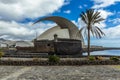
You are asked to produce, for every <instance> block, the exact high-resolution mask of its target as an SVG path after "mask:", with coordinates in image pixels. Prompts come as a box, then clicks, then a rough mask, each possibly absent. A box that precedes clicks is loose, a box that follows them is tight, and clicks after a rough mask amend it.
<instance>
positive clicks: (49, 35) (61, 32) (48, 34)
mask: <svg viewBox="0 0 120 80" xmlns="http://www.w3.org/2000/svg"><path fill="white" fill-rule="evenodd" d="M55 34H57V36H58V38H65V39H70V35H69V31H68V29H61V28H60V26H55V27H52V28H50V29H48V30H47V31H45V32H44V33H42V34H41V35H40V36H38V37H37V40H53V39H54V35H55Z"/></svg>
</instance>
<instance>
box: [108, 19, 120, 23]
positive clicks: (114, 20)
mask: <svg viewBox="0 0 120 80" xmlns="http://www.w3.org/2000/svg"><path fill="white" fill-rule="evenodd" d="M108 22H112V23H113V24H119V23H120V18H115V19H112V20H109V21H108Z"/></svg>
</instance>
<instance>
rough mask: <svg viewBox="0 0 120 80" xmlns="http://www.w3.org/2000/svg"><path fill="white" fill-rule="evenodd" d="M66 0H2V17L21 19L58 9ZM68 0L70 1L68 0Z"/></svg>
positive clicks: (0, 11)
mask: <svg viewBox="0 0 120 80" xmlns="http://www.w3.org/2000/svg"><path fill="white" fill-rule="evenodd" d="M64 1H65V0H35V1H34V0H0V19H1V20H15V21H19V20H22V19H24V18H36V17H39V16H45V15H47V14H50V13H53V12H54V11H57V10H58V9H59V8H61V7H62V6H63V5H64ZM67 2H68V1H67Z"/></svg>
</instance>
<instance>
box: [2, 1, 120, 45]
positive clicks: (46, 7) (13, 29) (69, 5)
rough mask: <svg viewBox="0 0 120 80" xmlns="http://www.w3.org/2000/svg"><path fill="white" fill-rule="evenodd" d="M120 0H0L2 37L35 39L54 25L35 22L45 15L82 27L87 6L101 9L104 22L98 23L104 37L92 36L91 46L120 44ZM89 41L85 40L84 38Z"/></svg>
mask: <svg viewBox="0 0 120 80" xmlns="http://www.w3.org/2000/svg"><path fill="white" fill-rule="evenodd" d="M119 5H120V0H0V38H5V39H10V40H32V39H34V38H35V36H36V33H37V34H38V35H40V34H41V33H42V32H44V31H45V30H47V29H48V28H51V27H53V26H55V25H56V24H55V23H51V22H48V23H44V22H41V23H39V24H36V25H32V23H33V22H34V21H35V20H36V19H39V18H41V17H44V16H50V15H53V16H62V17H65V18H67V19H69V20H71V21H72V22H73V23H75V24H76V25H77V26H78V27H79V28H81V27H82V26H83V25H84V23H83V22H82V21H81V19H80V17H79V15H80V13H81V12H82V11H85V10H86V9H91V8H93V9H95V10H98V11H100V12H101V16H102V17H103V18H104V19H105V21H103V22H101V24H100V25H99V24H96V25H97V26H99V27H100V28H101V29H102V30H103V31H104V32H105V34H106V36H105V37H103V38H102V39H96V38H93V37H92V40H91V44H92V45H100V46H106V47H120V8H119V7H120V6H119ZM85 41H86V40H85Z"/></svg>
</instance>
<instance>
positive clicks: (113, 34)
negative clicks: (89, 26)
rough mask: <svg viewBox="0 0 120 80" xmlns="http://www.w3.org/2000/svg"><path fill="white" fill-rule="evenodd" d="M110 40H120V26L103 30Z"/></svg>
mask: <svg viewBox="0 0 120 80" xmlns="http://www.w3.org/2000/svg"><path fill="white" fill-rule="evenodd" d="M103 31H104V32H105V34H106V38H108V39H120V25H117V26H115V27H110V28H107V29H103Z"/></svg>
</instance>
